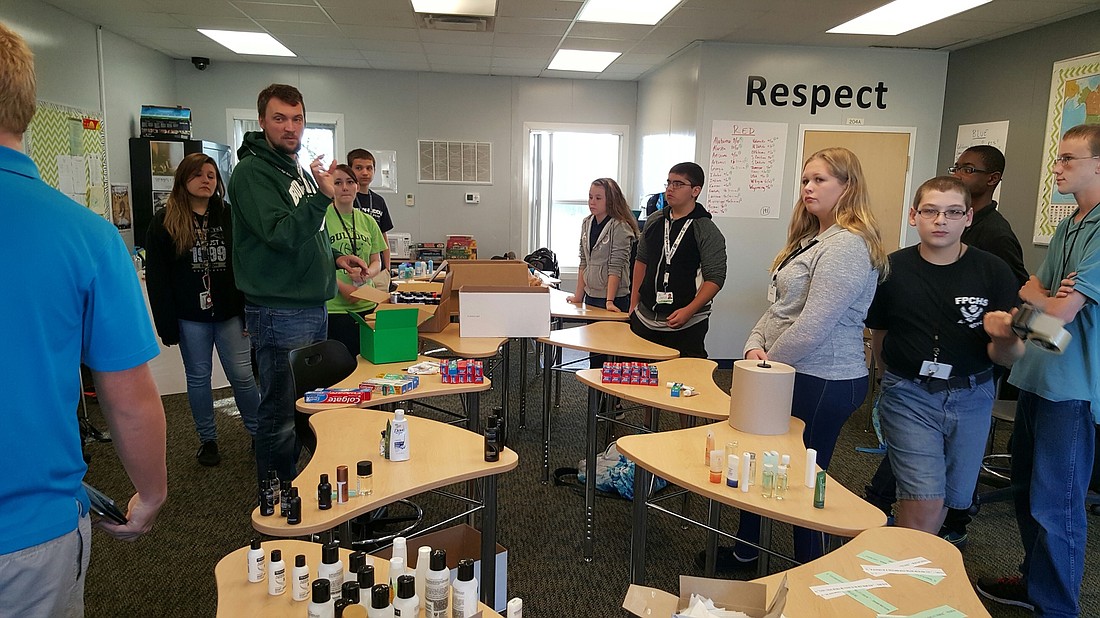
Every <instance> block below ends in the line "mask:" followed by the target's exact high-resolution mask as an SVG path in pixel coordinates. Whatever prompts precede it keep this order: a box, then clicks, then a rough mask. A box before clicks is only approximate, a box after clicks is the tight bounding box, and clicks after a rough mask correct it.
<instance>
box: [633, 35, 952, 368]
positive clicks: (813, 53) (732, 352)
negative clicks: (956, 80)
mask: <svg viewBox="0 0 1100 618" xmlns="http://www.w3.org/2000/svg"><path fill="white" fill-rule="evenodd" d="M693 53H694V52H693ZM699 54H700V59H699V68H698V77H697V78H696V79H695V81H696V83H697V88H696V90H697V95H696V96H697V98H698V108H697V109H698V112H697V114H696V116H695V120H694V135H696V136H697V139H696V141H695V160H696V161H697V162H699V164H700V165H702V166H703V168H704V169H707V167H708V163H709V152H710V139H711V127H712V123H713V121H714V120H748V121H764V122H785V123H788V124H789V127H788V132H787V146H786V162H785V177H784V180H783V187H784V188H783V197H782V199H781V204H782V205H783V208H782V210H781V212H780V216H779V219H740V218H718V219H717V220H716V222H717V224H718V227H719V229H721V230H722V232H723V234H724V235H725V237H726V251H727V254H728V258H729V262H728V272H727V278H726V285H725V288H724V289H723V290H722V292H721V293H720V294H719V295H718V297H717V299H716V301H715V305H714V315H713V317H712V319H711V327H710V334H709V336H708V339H707V351H708V352H709V353H710V355H711V357H712V358H740V357H741V353H742V346H743V344H744V342H745V339H746V337H747V336H748V332H749V330H751V328H752V326H753V324H755V322H756V320H757V319H758V318H759V317H760V315H761V314H762V313H763V311H764V309H765V308H766V307H767V299H766V291H767V283H768V280H769V272H768V267H769V265H770V264H771V261H772V258H774V257H775V254H776V253H777V252H778V251H779V249H780V247H781V246H782V245H783V243H784V241H785V240H786V230H787V224H788V222H789V221H790V214H791V209H792V208H793V205H794V202H795V201H796V199H797V194H796V193H795V188H796V186H797V180H796V179H797V178H798V175H799V174H800V173H801V162H799V161H796V158H797V153H798V127H799V124H820V125H830V124H831V125H842V124H843V123H844V122H845V119H846V118H847V117H850V116H858V117H862V118H863V119H864V121H865V124H866V125H868V126H911V127H916V129H917V132H916V146H915V155H916V156H915V160H914V161H913V162H912V169H913V178H914V180H916V181H918V182H920V181H922V180H924V179H925V178H929V177H931V176H933V175H935V171H936V158H937V149H938V147H939V134H940V117H941V115H942V112H943V95H944V84H945V80H946V71H947V53H946V52H916V51H901V50H882V49H875V50H870V49H867V50H861V49H834V48H810V47H775V46H762V45H732V44H721V43H703V44H701V45H700V47H699ZM685 56H686V57H682V58H678V59H676V60H674V61H673V63H671V64H670V65H668V66H666V67H664V68H662V69H661V70H660V71H658V72H655V73H653V74H651V75H650V76H647V77H646V78H645V79H643V81H642V83H641V84H640V86H639V101H638V110H639V111H638V116H639V122H638V124H639V133H640V135H641V139H643V140H644V139H645V137H646V136H647V135H652V134H666V135H672V134H674V133H675V132H676V131H683V132H685V133H686V132H687V131H688V129H681V128H680V127H678V126H676V119H679V122H680V123H683V122H684V120H683V118H684V114H687V113H689V110H690V104H691V101H692V98H691V93H690V83H691V81H692V80H693V74H692V71H693V67H694V60H693V59H692V57H691V56H690V55H688V54H685ZM749 75H762V76H765V77H766V78H767V80H768V87H769V88H770V87H771V85H772V84H774V83H777V82H783V83H786V84H790V85H793V84H799V83H805V84H811V85H812V84H828V85H830V86H831V87H835V86H837V85H841V84H848V85H855V86H859V85H862V84H867V83H870V84H876V83H877V82H878V81H880V80H881V81H884V82H885V83H886V86H887V87H888V89H889V90H888V92H887V94H886V95H885V102H886V109H881V110H880V109H876V108H872V109H858V110H857V109H855V108H852V109H839V108H837V107H829V108H826V109H819V110H818V111H817V113H816V114H814V115H811V114H810V109H809V107H801V108H798V107H792V106H790V105H788V106H786V107H775V106H772V105H770V104H769V105H767V106H763V107H762V106H760V105H759V104H755V105H752V106H750V105H748V104H747V102H746V83H747V79H748V76H749ZM677 79H679V80H680V84H681V85H682V87H683V89H684V90H687V91H686V92H683V93H682V94H681V95H680V96H681V97H682V104H680V105H679V106H671V107H670V105H672V104H671V101H670V99H669V97H671V96H674V95H672V94H671V93H672V92H673V91H674V90H675V87H676V84H677V82H676V80H677ZM665 109H668V110H669V120H668V121H667V123H668V127H669V128H668V129H667V132H666V130H665V129H663V128H660V127H661V126H662V123H664V122H666V121H665V120H664V119H663V116H662V114H663V113H664V110H665ZM646 156H648V154H646V153H643V158H644V157H646ZM643 165H644V161H643ZM705 191H706V189H705V188H704V195H705Z"/></svg>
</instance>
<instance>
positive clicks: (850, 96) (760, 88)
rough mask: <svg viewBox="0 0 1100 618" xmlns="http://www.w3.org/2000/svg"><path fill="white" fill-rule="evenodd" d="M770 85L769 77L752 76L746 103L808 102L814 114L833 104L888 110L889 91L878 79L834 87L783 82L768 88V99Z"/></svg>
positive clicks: (778, 104)
mask: <svg viewBox="0 0 1100 618" xmlns="http://www.w3.org/2000/svg"><path fill="white" fill-rule="evenodd" d="M767 88H768V80H767V79H765V78H764V77H763V76H761V75H749V80H748V84H747V86H746V88H745V105H748V106H749V107H752V106H753V104H754V102H756V103H758V104H759V105H764V106H767V105H768V104H769V103H770V104H771V105H775V106H776V107H785V106H787V105H788V104H789V105H791V106H793V107H805V106H806V105H807V104H809V106H810V114H811V115H813V114H816V113H817V110H819V109H822V108H825V107H828V106H829V105H830V104H832V105H836V106H837V107H840V108H844V109H847V108H849V107H851V106H852V103H855V105H856V106H857V107H859V108H861V109H870V108H871V106H874V107H877V108H878V109H886V92H887V91H888V90H889V89H888V88H887V87H886V84H885V83H883V82H879V83H878V85H876V86H869V85H865V86H860V87H859V88H856V87H854V86H847V85H840V86H837V87H836V88H835V89H834V88H830V87H829V86H827V85H825V84H813V85H807V84H795V85H794V87H793V88H792V87H791V86H788V85H787V84H784V83H782V82H780V83H777V84H775V85H773V86H772V87H771V89H770V90H768V96H767V99H765V96H764V90H765V89H767ZM807 91H808V92H807Z"/></svg>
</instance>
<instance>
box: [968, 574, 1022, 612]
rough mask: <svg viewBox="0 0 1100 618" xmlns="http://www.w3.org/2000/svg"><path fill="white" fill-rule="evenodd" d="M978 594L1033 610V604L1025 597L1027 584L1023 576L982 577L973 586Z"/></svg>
mask: <svg viewBox="0 0 1100 618" xmlns="http://www.w3.org/2000/svg"><path fill="white" fill-rule="evenodd" d="M974 587H975V588H977V589H978V594H980V595H982V596H983V597H985V598H987V599H989V600H990V601H993V602H995V603H1000V604H1001V605H1015V606H1016V607H1022V608H1024V609H1026V610H1029V611H1034V610H1035V606H1034V605H1032V604H1031V602H1030V601H1028V599H1027V586H1025V585H1024V578H1022V577H1020V576H1019V575H1017V576H1015V577H1001V578H996V577H982V578H980V579H978V583H977V584H976V585H975V586H974Z"/></svg>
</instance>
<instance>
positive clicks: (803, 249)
mask: <svg viewBox="0 0 1100 618" xmlns="http://www.w3.org/2000/svg"><path fill="white" fill-rule="evenodd" d="M816 244H817V239H816V238H815V239H813V240H811V241H810V242H809V243H807V244H806V246H805V247H801V248H799V249H798V251H794V252H792V253H791V254H790V255H788V256H787V257H785V258H783V261H782V262H780V263H779V268H776V269H775V272H774V273H772V281H775V279H776V277H778V276H779V271H781V270H783V268H784V267H785V266H786V265H787V264H790V263H791V260H793V259H795V258H796V257H798V256H800V255H802V254H803V253H806V252H807V251H809V250H810V247H812V246H814V245H816Z"/></svg>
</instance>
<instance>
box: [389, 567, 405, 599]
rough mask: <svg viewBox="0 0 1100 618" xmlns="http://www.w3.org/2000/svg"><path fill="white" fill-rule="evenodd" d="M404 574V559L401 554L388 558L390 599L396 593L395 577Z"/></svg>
mask: <svg viewBox="0 0 1100 618" xmlns="http://www.w3.org/2000/svg"><path fill="white" fill-rule="evenodd" d="M404 574H405V559H404V558H402V557H401V556H394V557H393V558H390V601H393V599H394V597H395V596H396V595H397V578H398V577H401V576H402V575H404Z"/></svg>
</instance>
